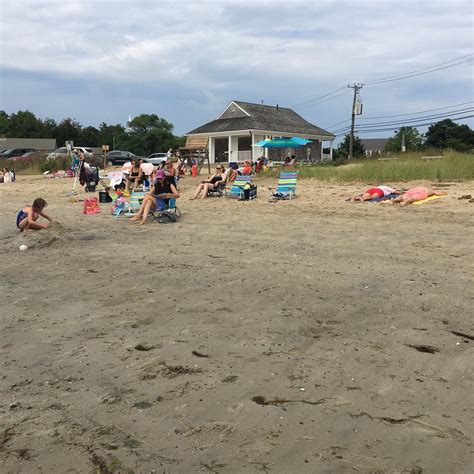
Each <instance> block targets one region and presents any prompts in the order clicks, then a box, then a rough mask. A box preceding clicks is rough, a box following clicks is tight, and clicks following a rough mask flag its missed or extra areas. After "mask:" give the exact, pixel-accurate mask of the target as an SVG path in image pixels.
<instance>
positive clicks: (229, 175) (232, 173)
mask: <svg viewBox="0 0 474 474" xmlns="http://www.w3.org/2000/svg"><path fill="white" fill-rule="evenodd" d="M225 175H226V179H225V182H226V183H229V184H230V183H233V182H234V181H235V178H237V176H238V175H239V173H237V171H236V170H234V169H233V168H231V167H230V166H229V168H227V170H226V172H225Z"/></svg>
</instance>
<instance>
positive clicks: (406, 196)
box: [391, 186, 447, 206]
mask: <svg viewBox="0 0 474 474" xmlns="http://www.w3.org/2000/svg"><path fill="white" fill-rule="evenodd" d="M446 194H447V192H446V191H435V190H434V189H430V188H425V187H424V186H417V187H416V188H411V189H409V190H408V191H406V192H405V193H403V194H402V195H401V196H398V197H396V198H395V199H392V201H391V203H392V204H393V203H395V202H399V203H400V206H406V205H407V204H412V203H414V202H416V201H423V199H426V198H428V197H430V196H446Z"/></svg>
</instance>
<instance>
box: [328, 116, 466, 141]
mask: <svg viewBox="0 0 474 474" xmlns="http://www.w3.org/2000/svg"><path fill="white" fill-rule="evenodd" d="M471 117H474V114H471V115H464V116H462V117H452V119H453V120H464V119H467V118H471ZM438 122H439V120H433V121H431V122H426V123H418V124H414V125H411V126H412V127H424V126H427V125H433V124H434V123H438ZM398 128H401V127H400V126H399V125H398V126H397V125H394V126H392V127H387V128H378V129H374V130H373V129H370V130H366V129H356V130H355V131H354V132H355V133H374V132H384V131H388V130H397V129H398ZM348 131H349V130H346V131H345V132H340V133H335V136H336V137H340V136H342V135H347V133H348Z"/></svg>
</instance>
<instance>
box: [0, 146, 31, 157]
mask: <svg viewBox="0 0 474 474" xmlns="http://www.w3.org/2000/svg"><path fill="white" fill-rule="evenodd" d="M33 151H36V150H35V149H34V148H10V149H8V150H5V151H4V152H3V153H2V154H1V155H0V158H15V157H16V156H23V155H24V154H25V153H30V152H33Z"/></svg>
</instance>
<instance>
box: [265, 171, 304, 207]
mask: <svg viewBox="0 0 474 474" xmlns="http://www.w3.org/2000/svg"><path fill="white" fill-rule="evenodd" d="M297 179H298V172H297V171H295V172H292V173H280V177H279V178H278V184H277V187H276V189H275V188H268V189H269V190H270V192H271V193H272V195H271V196H270V199H269V201H281V200H285V199H293V198H294V197H295V195H296V180H297ZM273 190H275V192H273Z"/></svg>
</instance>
